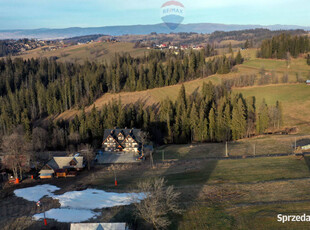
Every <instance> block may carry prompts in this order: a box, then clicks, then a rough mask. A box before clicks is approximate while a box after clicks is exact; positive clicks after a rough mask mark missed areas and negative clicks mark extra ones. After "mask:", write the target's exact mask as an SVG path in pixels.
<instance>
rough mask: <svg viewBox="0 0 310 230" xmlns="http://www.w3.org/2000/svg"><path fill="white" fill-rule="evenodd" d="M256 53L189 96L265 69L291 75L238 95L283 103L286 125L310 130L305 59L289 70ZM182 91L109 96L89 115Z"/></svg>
mask: <svg viewBox="0 0 310 230" xmlns="http://www.w3.org/2000/svg"><path fill="white" fill-rule="evenodd" d="M254 53H255V50H248V51H243V55H244V56H245V57H247V59H248V60H247V61H245V63H244V64H242V65H239V66H237V68H238V72H237V73H229V74H226V75H218V74H216V75H212V76H209V77H207V78H203V79H196V80H193V81H189V82H185V83H184V86H185V88H186V92H187V93H188V94H192V93H193V92H195V91H199V90H200V89H201V87H202V85H203V83H204V82H208V81H212V82H213V83H214V84H219V83H221V81H222V79H229V78H235V77H238V76H240V75H246V74H256V75H258V76H259V72H260V71H261V69H262V68H264V69H265V71H267V72H268V71H269V72H274V73H275V74H276V76H278V77H279V78H281V77H282V76H283V74H284V73H287V74H288V76H289V82H290V83H288V84H282V83H281V84H274V85H263V86H259V85H255V86H252V87H244V88H234V89H233V91H234V92H236V93H243V94H244V96H245V97H249V96H255V97H256V98H257V104H259V103H261V101H262V99H263V98H265V99H266V101H267V103H268V104H270V105H273V104H275V102H276V101H281V102H282V103H283V107H284V118H285V124H286V125H290V126H299V127H303V128H306V130H310V126H309V123H310V117H309V114H310V87H309V86H307V85H306V84H304V83H300V84H296V83H294V82H295V81H296V74H299V75H300V76H302V77H303V78H306V77H307V76H308V73H309V71H310V66H308V65H306V62H305V59H304V58H298V59H293V60H292V61H291V65H290V68H287V67H286V61H284V60H269V59H257V58H255V57H254V56H255V55H254ZM180 87H181V85H180V84H179V85H173V86H167V87H163V88H155V89H150V90H146V91H140V92H121V93H118V94H111V93H107V94H105V95H103V96H102V97H100V98H99V99H97V100H96V101H95V102H94V104H92V105H90V106H89V107H87V108H86V112H89V111H90V110H91V109H92V108H93V106H94V105H95V107H96V108H97V109H99V110H100V109H101V108H102V106H103V105H104V104H107V103H109V102H110V101H111V100H113V99H114V100H118V99H119V98H120V99H121V101H122V103H123V104H124V105H128V104H130V103H136V102H143V103H145V105H146V106H153V105H155V106H158V105H159V103H160V102H161V101H162V100H163V99H165V98H167V97H168V98H170V99H171V100H176V98H177V94H178V91H179V89H180ZM80 112H81V111H79V110H68V111H66V112H64V113H62V114H60V115H59V116H57V118H56V120H61V119H64V120H67V119H73V118H74V116H75V115H78V114H79V113H80ZM308 126H309V127H308Z"/></svg>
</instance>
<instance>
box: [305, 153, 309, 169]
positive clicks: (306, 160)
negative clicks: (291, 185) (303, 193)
mask: <svg viewBox="0 0 310 230" xmlns="http://www.w3.org/2000/svg"><path fill="white" fill-rule="evenodd" d="M304 158H305V162H306V164H307V166H308V169H309V171H310V156H304Z"/></svg>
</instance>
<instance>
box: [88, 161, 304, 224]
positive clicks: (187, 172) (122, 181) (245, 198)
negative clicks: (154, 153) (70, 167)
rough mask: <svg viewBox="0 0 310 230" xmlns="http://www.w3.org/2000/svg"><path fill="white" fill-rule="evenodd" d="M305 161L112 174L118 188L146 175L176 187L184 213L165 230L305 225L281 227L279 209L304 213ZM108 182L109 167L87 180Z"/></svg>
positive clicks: (181, 164) (173, 166) (192, 164)
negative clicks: (164, 180) (164, 179)
mask: <svg viewBox="0 0 310 230" xmlns="http://www.w3.org/2000/svg"><path fill="white" fill-rule="evenodd" d="M309 163H310V162H309V159H304V158H300V157H274V158H256V159H240V160H219V161H216V160H200V161H193V160H189V161H176V162H173V163H157V164H156V167H155V169H150V168H147V167H146V165H145V164H144V165H138V166H134V167H132V168H123V169H121V170H117V169H116V170H117V171H116V173H117V178H118V182H119V187H118V189H120V190H121V191H126V190H127V189H132V188H134V186H133V185H134V184H135V183H136V182H137V181H139V180H141V179H142V180H143V179H144V178H148V177H165V178H166V180H167V181H168V184H170V185H174V186H175V189H176V190H177V191H178V192H180V193H181V199H180V200H181V201H180V205H181V206H182V207H183V208H184V213H183V214H182V215H181V216H175V217H173V218H172V219H173V220H174V222H173V225H172V226H171V228H170V229H266V228H264V226H265V225H268V229H270V228H269V226H271V227H273V228H272V229H283V227H284V229H292V228H294V229H304V227H305V226H306V225H305V223H290V224H285V225H283V224H280V223H278V222H277V221H276V220H277V214H278V213H282V214H303V213H307V212H308V213H309V211H310V208H309V206H308V205H309V204H310V194H309V192H308V191H309V189H310V183H309V182H310V172H309V167H310V166H309ZM120 167H122V166H120ZM123 167H125V166H123ZM113 182H114V174H113V171H112V170H110V171H108V172H102V173H96V175H95V176H94V177H93V178H92V180H90V181H89V183H91V184H92V185H93V186H95V187H98V188H101V189H106V190H109V189H113ZM306 204H307V205H306Z"/></svg>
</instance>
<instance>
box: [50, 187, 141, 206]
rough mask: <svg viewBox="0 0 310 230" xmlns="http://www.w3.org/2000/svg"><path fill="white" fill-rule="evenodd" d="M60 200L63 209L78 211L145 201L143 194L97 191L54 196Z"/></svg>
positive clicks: (87, 190)
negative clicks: (75, 209)
mask: <svg viewBox="0 0 310 230" xmlns="http://www.w3.org/2000/svg"><path fill="white" fill-rule="evenodd" d="M53 198H54V199H57V200H59V203H60V205H61V207H68V208H77V209H101V208H110V207H115V206H122V205H129V204H131V203H133V202H135V201H139V200H143V199H144V198H145V195H144V194H143V193H114V192H105V191H103V190H97V189H86V190H83V191H73V192H66V193H64V194H63V195H59V196H53Z"/></svg>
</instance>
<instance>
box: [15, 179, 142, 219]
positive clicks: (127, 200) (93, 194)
mask: <svg viewBox="0 0 310 230" xmlns="http://www.w3.org/2000/svg"><path fill="white" fill-rule="evenodd" d="M59 189H60V188H58V187H56V186H53V185H48V184H46V185H37V186H34V187H30V188H23V189H16V190H15V191H14V193H15V195H16V196H18V197H22V198H24V199H26V200H29V201H35V202H37V201H39V200H40V199H41V198H42V197H44V196H48V197H51V198H53V199H57V200H58V201H59V203H60V208H57V209H51V210H48V211H47V212H46V213H45V215H46V218H50V219H55V220H57V221H59V222H72V223H76V222H83V221H86V220H89V219H91V218H94V217H97V216H98V215H100V213H97V212H94V211H92V210H93V209H101V208H110V207H114V206H123V205H129V204H131V203H133V202H135V201H139V200H142V199H144V198H145V194H143V193H113V192H105V191H103V190H98V189H86V190H83V191H71V192H66V193H64V194H62V195H55V194H53V192H54V191H57V190H59ZM33 217H34V219H36V220H39V219H42V218H43V217H44V215H43V213H40V214H36V215H34V216H33Z"/></svg>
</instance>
